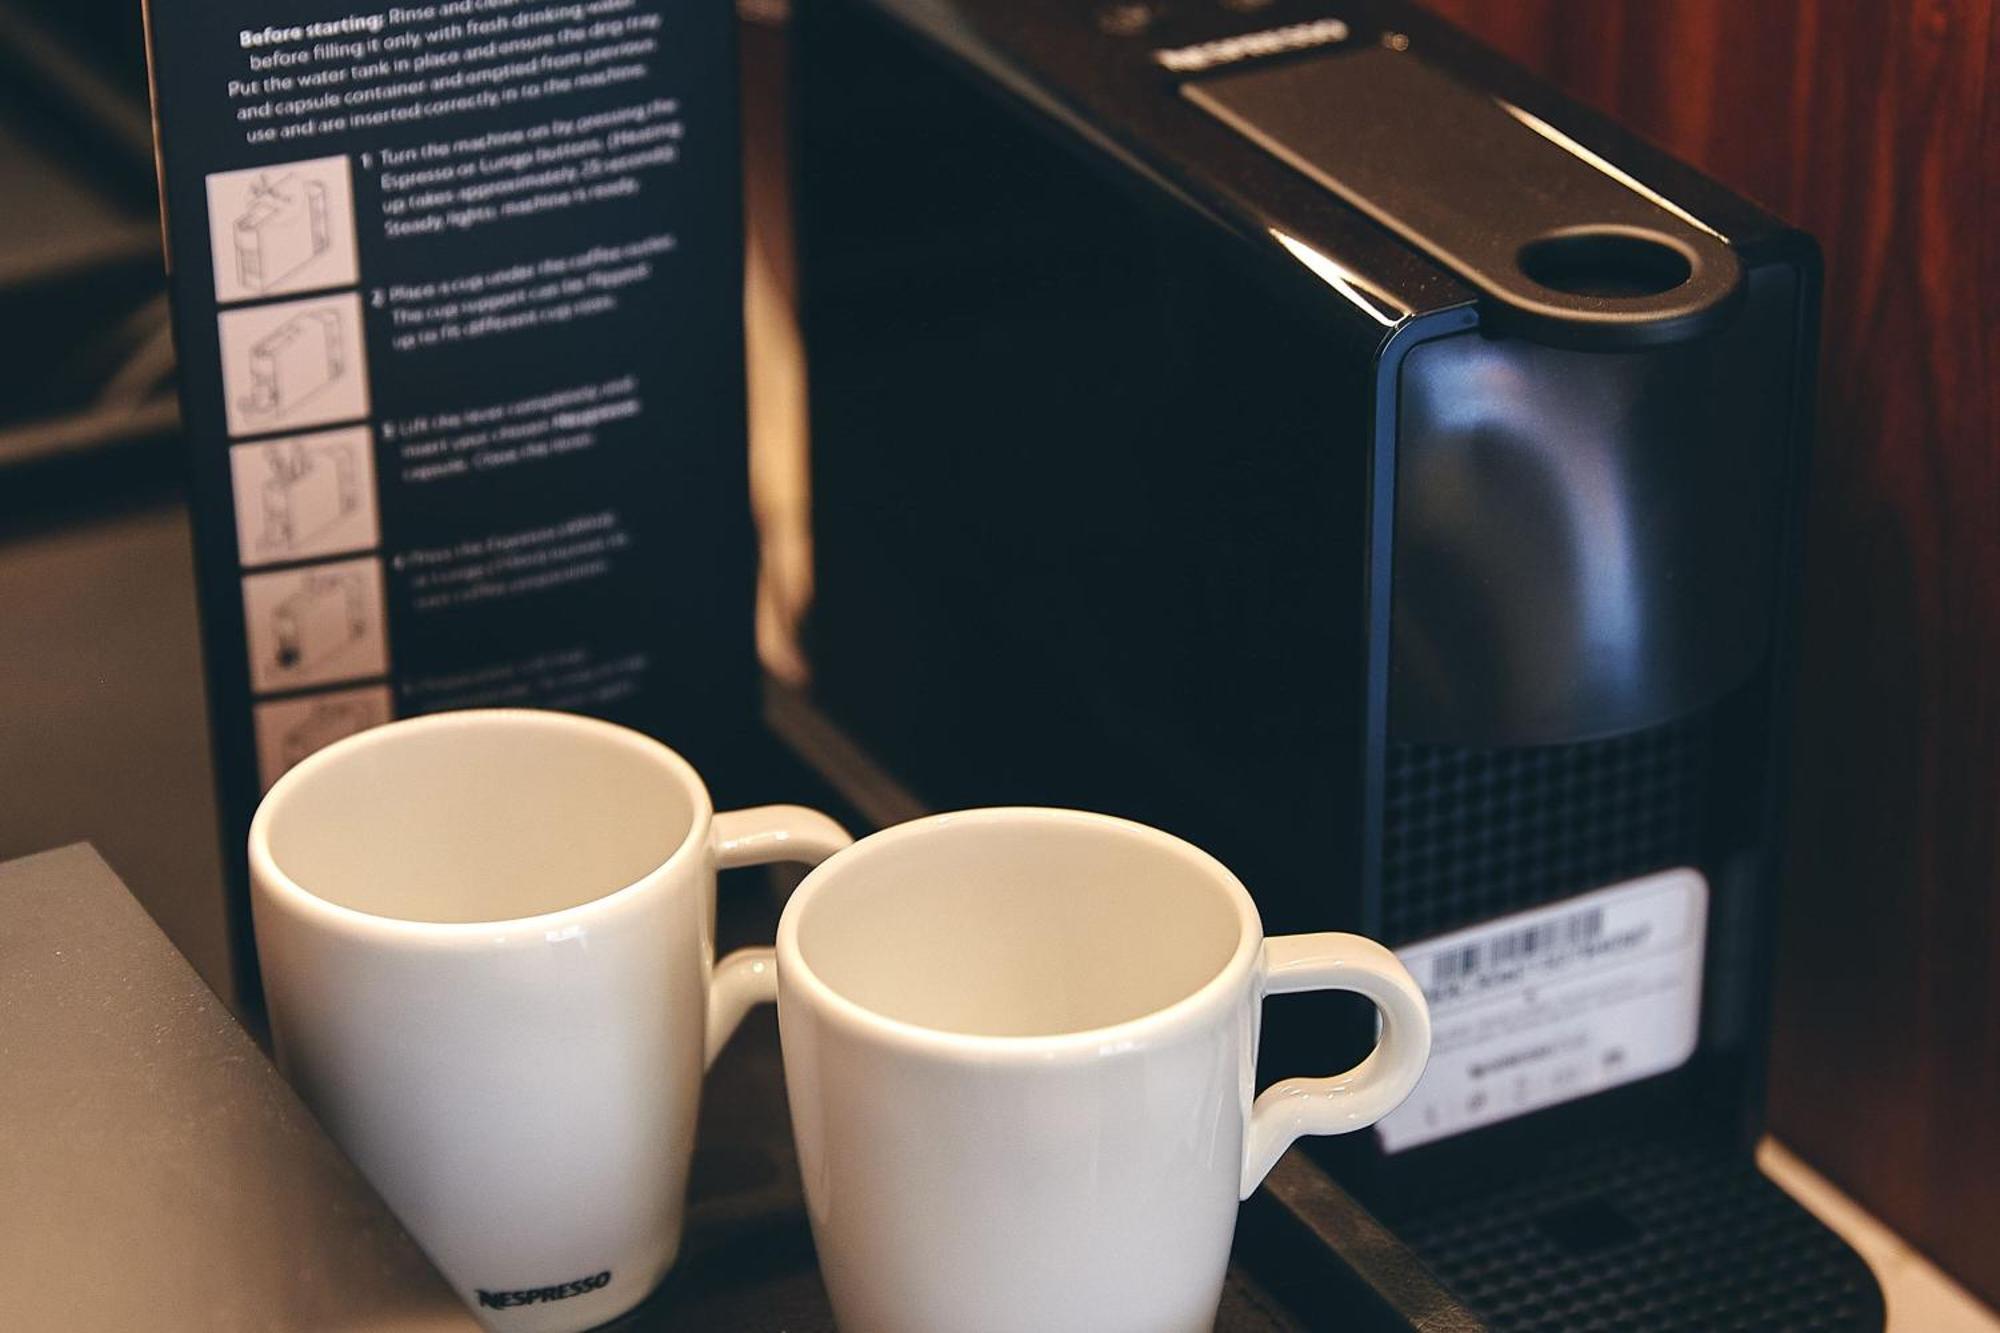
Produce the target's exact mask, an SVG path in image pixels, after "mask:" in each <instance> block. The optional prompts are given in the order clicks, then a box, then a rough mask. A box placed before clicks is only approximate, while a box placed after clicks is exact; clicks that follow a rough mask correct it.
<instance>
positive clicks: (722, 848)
mask: <svg viewBox="0 0 2000 1333" xmlns="http://www.w3.org/2000/svg"><path fill="white" fill-rule="evenodd" d="M709 836H710V837H711V838H712V839H713V840H714V844H715V868H716V869H717V870H734V869H735V868H736V867H738V866H761V865H771V864H773V863H776V862H779V861H796V862H797V863H798V864H800V865H807V866H816V865H818V864H819V863H820V862H821V861H824V860H826V858H827V857H829V856H832V855H833V854H834V853H835V852H837V851H839V850H840V849H841V848H843V847H845V846H847V845H848V844H849V843H851V842H853V841H854V839H853V838H851V837H849V836H848V835H847V830H846V829H844V828H842V827H841V826H840V825H838V824H836V823H834V822H833V821H832V820H831V819H828V818H827V817H826V816H825V815H823V814H821V813H820V812H819V811H817V810H811V809H808V808H806V807H805V806H803V805H754V806H751V807H749V808H748V809H744V810H722V811H717V812H716V815H715V822H714V823H713V824H712V825H711V826H710V833H709ZM777 998H778V953H777V950H775V949H771V948H765V947H758V948H751V949H738V950H737V951H736V952H735V953H732V954H730V955H729V956H728V957H727V958H724V959H722V960H721V961H720V962H718V963H717V964H716V965H715V975H714V976H713V977H712V978H711V979H710V981H709V985H708V1040H707V1042H706V1050H705V1053H704V1055H703V1057H702V1067H703V1068H704V1069H705V1068H707V1067H708V1066H709V1065H712V1064H714V1063H715V1057H716V1056H718V1055H720V1054H722V1048H723V1047H724V1046H727V1045H728V1044H729V1039H730V1037H732V1036H734V1035H735V1033H736V1029H737V1028H738V1027H739V1026H740V1025H741V1024H742V1022H743V1019H744V1017H745V1016H746V1015H748V1014H749V1012H750V1010H751V1009H752V1008H754V1007H755V1006H757V1005H759V1004H768V1003H770V1002H772V1001H774V1000H776V999H777Z"/></svg>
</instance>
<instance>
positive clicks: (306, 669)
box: [243, 558, 389, 693]
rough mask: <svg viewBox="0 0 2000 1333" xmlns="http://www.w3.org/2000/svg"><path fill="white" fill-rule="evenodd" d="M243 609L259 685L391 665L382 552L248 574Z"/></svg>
mask: <svg viewBox="0 0 2000 1333" xmlns="http://www.w3.org/2000/svg"><path fill="white" fill-rule="evenodd" d="M243 612H244V616H245V618H246V620H247V622H248V630H249V639H250V684H251V687H252V688H253V689H255V690H256V691H258V692H259V693H265V692H269V691H274V690H288V689H295V688H299V687H303V686H307V685H320V684H326V683H329V682H332V681H336V680H353V679H356V678H358V677H362V676H374V675H381V674H383V673H384V672H386V671H387V670H388V667H389V652H388V636H387V633H386V630H385V627H384V624H383V608H382V564H381V561H379V560H375V559H372V558H368V559H361V560H344V561H340V562H337V563H333V564H324V565H309V566H306V567H304V568H300V569H287V570H279V571H277V572H275V573H269V574H253V575H251V576H249V577H248V578H245V579H244V580H243Z"/></svg>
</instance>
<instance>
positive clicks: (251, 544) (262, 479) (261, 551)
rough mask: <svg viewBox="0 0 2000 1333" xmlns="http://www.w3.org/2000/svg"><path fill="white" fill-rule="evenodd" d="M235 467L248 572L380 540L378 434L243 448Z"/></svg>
mask: <svg viewBox="0 0 2000 1333" xmlns="http://www.w3.org/2000/svg"><path fill="white" fill-rule="evenodd" d="M229 468H230V475H231V479H232V481H233V483H234V489H235V493H236V546H237V550H238V552H239V554H240V556H241V559H242V563H243V565H244V566H245V567H246V568H252V567H255V566H257V565H268V564H274V563H277V562H280V561H288V560H305V559H310V558H312V557H314V556H321V555H338V554H341V553H342V552H345V551H359V550H366V549H367V548H368V547H371V546H373V545H375V543H376V541H377V540H379V535H378V521H377V518H376V511H375V465H374V437H373V435H372V434H371V433H370V432H369V430H368V428H367V427H365V426H354V427H349V428H347V429H344V430H332V431H323V432H320V433H318V434H314V435H288V436H284V437H281V438H279V439H274V440H259V441H257V442H255V443H253V444H239V445H236V446H235V447H233V448H232V449H231V450H230V452H229Z"/></svg>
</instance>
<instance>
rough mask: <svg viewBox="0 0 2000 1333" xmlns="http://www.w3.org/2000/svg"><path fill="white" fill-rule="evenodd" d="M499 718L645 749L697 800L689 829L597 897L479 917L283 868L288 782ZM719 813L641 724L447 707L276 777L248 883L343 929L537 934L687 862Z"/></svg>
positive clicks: (482, 938)
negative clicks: (274, 834)
mask: <svg viewBox="0 0 2000 1333" xmlns="http://www.w3.org/2000/svg"><path fill="white" fill-rule="evenodd" d="M494 723H500V724H503V725H509V726H529V727H543V728H546V729H548V730H551V731H566V732H570V733H572V734H575V733H589V734H594V735H595V736H597V737H600V738H602V739H605V740H608V741H613V742H615V743H617V744H619V745H623V746H625V747H627V748H629V749H632V750H634V751H638V752H641V753H644V754H645V755H646V756H647V757H648V758H650V759H652V760H655V761H656V762H659V763H660V764H661V766H662V767H664V768H665V769H666V770H667V771H668V772H669V773H671V774H672V775H673V776H674V777H675V778H676V779H677V780H678V781H679V782H680V784H681V787H682V789H683V790H684V791H685V792H686V794H687V795H688V797H689V800H690V804H691V805H692V807H693V817H692V818H691V819H689V821H688V829H687V832H686V834H684V835H683V836H682V838H681V840H680V842H679V844H678V845H676V846H675V848H674V849H673V851H671V852H669V853H668V854H667V855H666V856H665V857H663V858H661V860H660V861H659V862H658V863H656V864H655V865H653V866H652V867H651V868H650V869H648V870H647V871H646V872H645V873H644V874H642V875H638V876H636V877H635V878H633V879H632V880H630V881H629V882H627V883H624V884H620V885H619V886H618V887H617V888H615V889H611V890H609V891H607V892H605V893H600V894H598V895H597V896H596V897H594V898H588V899H585V900H584V901H583V902H580V903H571V904H570V905H569V906H567V907H559V908H556V909H554V910H553V911H548V912H536V913H533V914H531V915H528V916H513V917H494V918H491V919H490V920H482V921H423V920H418V919H415V918H412V917H401V916H385V915H384V914H382V913H380V912H367V911H363V910H362V909H360V908H358V907H349V906H346V905H345V904H343V903H337V902H334V901H333V900H332V899H330V898H325V897H322V896H321V895H319V894H317V893H315V892H313V891H312V890H311V889H309V888H307V887H306V886H305V885H303V884H301V883H299V882H298V881H297V880H296V879H294V878H292V876H291V875H290V874H289V873H287V872H286V871H285V869H284V868H283V867H282V866H280V865H279V864H278V860H277V858H276V857H275V856H274V855H273V854H272V852H271V840H270V824H271V821H272V820H274V819H275V818H277V815H276V813H275V812H276V810H277V808H278V807H279V806H280V805H282V804H284V801H285V798H286V797H287V796H288V795H289V789H290V788H292V787H296V786H299V785H300V784H302V783H303V782H305V781H307V780H309V779H310V778H311V776H312V774H313V773H315V772H317V771H318V770H320V769H322V768H326V767H329V766H331V765H333V764H337V763H340V762H342V761H343V760H344V759H345V758H346V757H347V756H349V755H352V754H357V753H359V752H361V751H363V750H367V749H371V748H376V747H379V746H382V745H385V744H389V743H392V742H393V740H394V738H395V737H397V736H402V735H407V734H408V733H410V732H413V731H444V730H449V729H453V728H461V727H474V726H481V725H491V724H494ZM714 817H715V803H714V800H713V799H712V798H711V797H710V796H709V792H708V784H707V783H705V782H703V781H702V780H701V774H700V773H699V772H697V771H696V770H695V767H694V765H693V764H690V763H689V762H688V761H687V760H686V759H685V758H684V757H683V756H682V755H681V753H680V752H679V751H678V750H676V749H674V748H673V747H672V746H670V745H668V744H667V743H666V742H664V741H661V740H657V739H655V738H654V737H651V736H648V735H647V734H646V733H644V732H642V731H637V730H634V729H633V728H631V727H626V726H621V725H619V724H618V723H616V722H607V721H605V720H604V719H602V718H595V717H587V716H585V715H584V714H582V713H567V712H563V711H562V710H560V709H554V708H460V709H452V710H449V711H446V712H442V713H425V714H421V715H419V716H417V717H404V718H397V719H395V720H393V721H390V722H385V723H383V724H381V725H380V726H375V727H370V728H368V729H367V730H365V731H358V732H355V733H354V734H353V735H351V736H343V737H341V738H340V739H339V740H337V741H335V742H333V743H332V744H331V745H327V746H325V747H324V748H322V749H319V750H316V751H314V752H313V753H312V754H310V755H307V756H306V757H305V758H304V759H302V760H300V761H299V762H298V763H296V764H294V765H293V766H292V767H291V768H289V769H287V770H285V772H284V773H283V774H282V775H281V776H280V777H279V778H278V780H277V781H276V782H274V783H272V784H271V788H270V790H269V791H267V792H265V793H264V795H263V798H262V799H261V800H259V801H258V802H257V810H256V813H255V814H253V815H252V816H251V818H250V837H249V853H250V884H251V888H252V891H253V892H252V894H251V900H252V907H253V908H254V907H255V904H256V900H257V898H258V897H259V896H261V895H260V893H259V892H258V891H259V890H261V891H262V893H264V894H268V895H269V896H271V897H272V898H274V899H277V900H279V901H280V902H281V904H282V905H283V906H285V907H286V908H287V909H288V910H291V911H293V912H298V913H303V914H305V915H308V916H312V917H316V918H318V919H319V921H320V922H321V923H322V924H325V925H328V926H331V927H333V928H336V929H341V930H346V931H350V932H353V931H361V932H365V933H373V934H387V935H392V936H395V937H398V938H402V939H410V938H418V939H428V940H431V941H434V942H437V943H452V942H466V941H476V942H478V943H480V944H484V945H490V944H492V943H495V942H496V941H495V939H494V934H495V932H496V931H512V930H518V929H529V930H533V931H535V932H536V933H537V934H539V933H541V932H543V931H546V930H559V929H561V928H563V927H564V926H566V925H573V924H575V923H576V922H577V920H578V919H580V918H582V917H584V916H586V915H594V914H597V913H600V912H603V911H605V910H607V909H608V908H610V907H612V906H613V905H614V904H615V903H616V902H618V901H622V900H626V899H628V898H630V897H632V896H635V895H636V894H638V893H639V892H640V891H641V890H643V889H644V888H645V887H646V886H647V885H649V884H651V883H653V882H654V881H655V880H658V879H659V878H661V877H662V876H664V875H665V874H666V873H667V872H668V871H670V870H672V869H673V868H674V867H675V866H677V865H679V864H681V863H683V862H684V861H685V860H686V859H687V858H688V857H689V856H691V855H692V854H693V853H694V851H695V850H696V849H697V848H700V847H704V846H706V845H707V844H708V836H709V827H710V825H711V824H712V823H713V821H714Z"/></svg>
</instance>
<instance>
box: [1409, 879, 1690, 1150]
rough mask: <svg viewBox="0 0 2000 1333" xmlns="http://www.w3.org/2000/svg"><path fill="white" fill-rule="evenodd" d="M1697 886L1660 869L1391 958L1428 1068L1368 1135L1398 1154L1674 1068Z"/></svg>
mask: <svg viewBox="0 0 2000 1333" xmlns="http://www.w3.org/2000/svg"><path fill="white" fill-rule="evenodd" d="M1707 922H1708V881H1707V880H1706V879H1704V878H1703V877H1702V876H1701V874H1700V872H1698V871H1695V870H1688V869H1680V870H1667V871H1662V872H1661V873H1659V874H1657V875H1648V876H1646V877H1645V878H1643V879H1635V880H1628V881H1626V882H1625V883H1623V884H1614V885H1612V886H1610V887H1609V888H1603V889H1596V890H1593V891H1591V892H1589V893H1585V894H1581V895H1579V896H1577V897H1574V898H1566V899H1564V900H1563V901H1562V902H1559V903H1554V904H1551V905H1549V906H1547V907H1537V908H1533V909H1531V910H1529V911H1526V912H1517V913H1515V914H1514V915H1512V916H1507V917H1502V918H1500V919H1498V920H1495V921H1489V922H1486V923H1484V924H1483V925H1478V926H1473V927H1470V928H1468V929H1465V930H1456V931H1453V932H1452V933H1450V934H1448V935H1438V936H1435V937H1433V938H1431V939H1427V940H1422V941H1419V942H1418V943H1416V944H1411V945H1408V946H1406V947H1404V948H1401V949H1398V950H1397V951H1396V956H1397V957H1399V958H1401V959H1402V960H1403V965H1404V966H1405V967H1407V968H1409V969H1410V974H1411V975H1412V976H1414V977H1415V978H1416V979H1417V984H1418V985H1420V986H1422V987H1423V989H1424V995H1425V997H1426V998H1427V999H1428V1000H1429V1001H1430V1005H1431V1034H1432V1035H1431V1062H1430V1067H1429V1068H1428V1069H1426V1070H1425V1071H1424V1076H1423V1079H1422V1081H1421V1082H1419V1083H1418V1084H1417V1088H1416V1091H1415V1092H1412V1093H1411V1094H1410V1098H1409V1100H1408V1101H1406V1102H1404V1103H1403V1104H1402V1106H1400V1107H1398V1108H1397V1109H1396V1110H1395V1111H1394V1112H1393V1113H1391V1114H1390V1115H1388V1116H1387V1117H1385V1118H1384V1119H1383V1120H1382V1121H1381V1122H1380V1123H1379V1124H1378V1125H1377V1126H1376V1127H1375V1131H1376V1133H1377V1134H1379V1135H1380V1136H1381V1142H1382V1147H1383V1149H1384V1150H1385V1151H1388V1152H1392V1153H1393V1152H1401V1151H1403V1150H1404V1149H1406V1148H1415V1147H1418V1146H1420V1145H1422V1144H1426V1143H1431V1142H1434V1141H1436V1140H1438V1139H1444V1138H1450V1137H1451V1136H1452V1135H1454V1134H1463V1133H1464V1132H1465V1131H1467V1130H1470V1129H1478V1128H1479V1127H1481V1126H1483V1125H1491V1124H1496V1123H1498V1122H1499V1121H1502V1120H1511V1119H1513V1118H1514V1117H1515V1116H1518V1115H1523V1114H1525V1113H1527V1112H1529V1111H1537V1110H1540V1109H1542V1108H1543V1107H1546V1106H1554V1105H1556V1104H1558V1103H1560V1102H1567V1101H1573V1100H1575V1099H1576V1098H1578V1097H1586V1096H1589V1095H1590V1094H1591V1093H1594V1092H1602V1091H1604V1090H1605V1089H1607V1088H1615V1087H1617V1086H1618V1085H1619V1084H1622V1083H1631V1082H1634V1081H1635V1080H1638V1079H1642V1078H1649V1077H1651V1076H1652V1075H1654V1074H1662V1073H1665V1072H1666V1071H1667V1070H1670V1069H1674V1068H1678V1067H1679V1066H1680V1065H1682V1064H1684V1063H1686V1061H1687V1059H1688V1057H1689V1056H1691V1055H1693V1054H1694V1049H1695V1044H1696V1042H1697V1040H1698V1039H1699V1035H1700V1033H1699V1028H1700V1023H1701V958H1702V940H1703V936H1704V934H1705V931H1706V928H1707Z"/></svg>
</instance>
